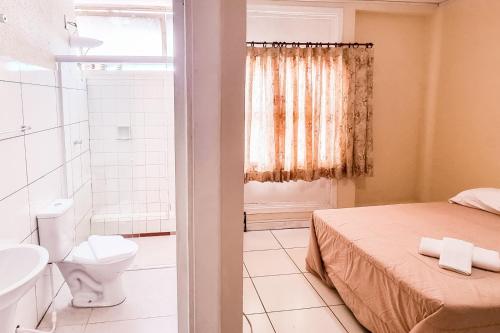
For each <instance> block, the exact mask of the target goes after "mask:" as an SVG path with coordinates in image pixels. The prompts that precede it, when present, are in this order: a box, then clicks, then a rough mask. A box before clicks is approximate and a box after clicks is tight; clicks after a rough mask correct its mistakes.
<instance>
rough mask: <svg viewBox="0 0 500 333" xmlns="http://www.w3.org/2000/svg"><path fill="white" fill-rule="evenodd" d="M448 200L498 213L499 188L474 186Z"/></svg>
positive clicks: (499, 202) (499, 213)
mask: <svg viewBox="0 0 500 333" xmlns="http://www.w3.org/2000/svg"><path fill="white" fill-rule="evenodd" d="M449 201H450V202H451V203H456V204H459V205H462V206H466V207H471V208H477V209H481V210H485V211H487V212H490V213H493V214H498V215H500V188H475V189H471V190H467V191H463V192H460V193H458V194H457V195H456V196H454V197H453V198H451V199H450V200H449Z"/></svg>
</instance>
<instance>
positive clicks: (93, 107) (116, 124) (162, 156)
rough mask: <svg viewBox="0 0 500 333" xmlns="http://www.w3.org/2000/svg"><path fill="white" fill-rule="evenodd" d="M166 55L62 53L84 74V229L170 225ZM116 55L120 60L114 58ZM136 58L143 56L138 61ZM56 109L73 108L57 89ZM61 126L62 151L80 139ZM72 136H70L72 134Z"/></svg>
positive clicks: (152, 229) (160, 229) (153, 229)
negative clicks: (87, 173)
mask: <svg viewBox="0 0 500 333" xmlns="http://www.w3.org/2000/svg"><path fill="white" fill-rule="evenodd" d="M169 59H170V58H168V57H116V56H111V57H104V56H100V57H98V56H62V57H58V61H59V62H60V63H62V64H64V63H67V62H75V63H78V68H79V70H80V71H82V74H83V77H85V79H86V87H87V101H86V104H87V108H88V119H89V121H88V126H89V128H88V133H89V135H88V140H89V144H90V170H91V180H92V181H91V188H92V208H93V209H92V218H91V233H93V234H107V235H111V234H122V235H132V234H134V235H141V234H146V233H147V234H157V233H164V232H175V177H174V175H175V170H174V165H175V161H174V127H173V126H174V112H173V110H174V108H173V107H174V102H173V68H172V64H171V61H170V60H169ZM118 60H122V61H121V62H118ZM139 61H142V63H139ZM61 96H62V99H63V100H62V104H61V105H63V109H66V108H67V109H73V108H75V105H72V103H73V104H74V103H75V102H77V101H78V103H80V104H82V102H81V100H80V99H78V100H76V99H75V98H74V97H73V96H72V92H71V91H63V92H62V94H61ZM72 134H73V133H66V137H67V138H68V139H67V140H65V142H66V145H67V146H70V147H66V150H67V151H70V150H71V149H74V148H73V147H74V146H77V145H81V144H82V143H81V142H80V141H81V139H80V140H72ZM73 136H74V135H73Z"/></svg>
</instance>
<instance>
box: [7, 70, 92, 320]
mask: <svg viewBox="0 0 500 333" xmlns="http://www.w3.org/2000/svg"><path fill="white" fill-rule="evenodd" d="M61 69H62V75H61V76H60V77H59V75H58V72H57V71H54V70H50V69H45V68H42V67H35V66H33V65H26V64H21V63H19V62H15V61H0V101H1V103H2V104H1V107H0V132H1V133H3V134H0V156H2V163H1V164H0V216H1V217H2V218H1V219H0V242H14V243H27V244H38V233H37V223H36V214H37V212H38V211H39V210H40V209H41V208H44V207H45V206H46V205H47V204H48V203H50V202H51V201H52V200H54V199H57V198H65V197H69V198H73V199H74V200H75V204H74V207H73V209H74V215H75V219H74V225H75V230H76V241H81V240H83V239H85V238H86V237H87V236H88V234H89V232H90V216H91V208H92V207H91V186H90V154H89V141H88V111H87V107H86V85H85V81H84V80H83V79H81V78H80V77H79V75H80V71H79V70H78V69H77V68H76V67H75V66H74V65H64V66H62V68H61ZM63 106H64V108H63ZM63 109H64V111H63ZM23 125H24V126H29V127H28V128H31V129H29V130H27V131H25V132H23V131H21V130H20V129H21V126H23ZM80 141H81V144H80ZM75 142H76V144H75ZM54 271H55V272H56V279H55V281H56V286H55V287H56V290H58V289H59V287H60V286H61V285H62V282H63V279H62V278H61V276H60V273H59V272H58V270H57V268H56V269H55V270H54ZM49 281H50V280H49V275H48V269H47V270H46V272H45V273H44V275H43V276H42V278H41V279H40V280H39V281H38V282H37V284H36V287H35V288H33V289H32V290H30V291H29V292H28V294H27V295H26V296H25V297H24V298H23V299H22V301H21V302H20V303H19V308H18V312H17V313H18V323H19V324H21V325H22V326H26V327H35V326H36V324H37V322H38V321H39V320H40V319H41V318H42V316H43V314H44V313H45V311H46V310H47V308H48V306H49V304H50V302H51V296H50V282H49Z"/></svg>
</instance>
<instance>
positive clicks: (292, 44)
mask: <svg viewBox="0 0 500 333" xmlns="http://www.w3.org/2000/svg"><path fill="white" fill-rule="evenodd" d="M247 45H249V46H252V47H253V46H256V45H259V46H262V47H268V46H269V47H287V46H290V47H301V46H305V47H348V48H355V49H357V48H359V47H366V48H368V49H371V48H372V47H373V43H320V42H317V43H316V42H254V41H252V42H247Z"/></svg>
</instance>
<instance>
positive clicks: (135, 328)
mask: <svg viewBox="0 0 500 333" xmlns="http://www.w3.org/2000/svg"><path fill="white" fill-rule="evenodd" d="M132 240H133V241H135V242H137V243H138V245H139V252H138V253H137V257H136V259H135V261H134V263H133V264H132V266H131V267H130V268H129V270H127V271H126V272H125V273H124V275H123V280H124V284H125V288H126V290H127V293H128V297H127V300H126V301H125V302H124V303H122V304H120V305H118V306H115V307H110V308H99V309H77V308H73V307H72V306H71V304H70V301H71V294H70V292H69V289H68V288H67V286H66V285H64V287H63V288H62V289H61V290H60V292H59V293H58V295H57V297H56V306H57V309H58V328H57V330H56V333H103V332H106V333H115V332H116V333H149V332H163V333H176V332H177V315H176V312H177V309H176V308H177V296H176V290H177V283H176V268H175V262H176V259H175V236H161V237H144V238H133V239H132ZM244 240H245V241H244V251H245V252H244V255H243V256H244V257H243V258H244V267H243V311H244V313H245V314H247V316H248V318H249V320H250V321H251V323H252V327H253V332H251V331H250V326H249V325H248V323H247V322H246V320H245V319H244V320H243V333H304V332H308V333H324V332H329V333H366V332H367V330H366V329H364V328H363V327H362V326H361V325H360V324H359V323H358V322H357V320H356V318H354V316H353V315H352V313H351V312H350V311H349V309H348V308H347V307H346V306H345V305H344V304H343V302H342V299H341V298H340V296H339V295H338V294H337V292H336V291H335V290H333V289H330V288H328V287H326V286H325V285H323V283H322V282H321V281H320V280H318V279H317V278H315V277H314V276H313V275H311V274H310V273H307V272H306V270H305V264H304V261H305V256H306V254H307V245H308V242H309V229H285V230H273V231H251V232H247V233H245V236H244ZM49 326H50V318H49V316H46V318H44V320H43V321H42V323H41V325H40V328H47V327H49Z"/></svg>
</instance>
